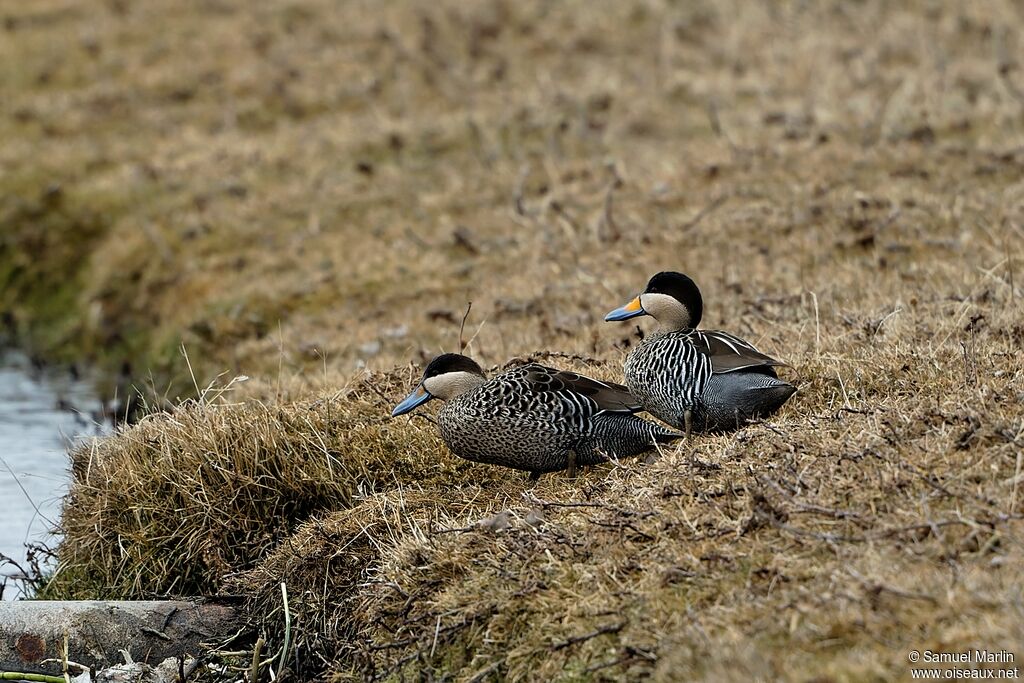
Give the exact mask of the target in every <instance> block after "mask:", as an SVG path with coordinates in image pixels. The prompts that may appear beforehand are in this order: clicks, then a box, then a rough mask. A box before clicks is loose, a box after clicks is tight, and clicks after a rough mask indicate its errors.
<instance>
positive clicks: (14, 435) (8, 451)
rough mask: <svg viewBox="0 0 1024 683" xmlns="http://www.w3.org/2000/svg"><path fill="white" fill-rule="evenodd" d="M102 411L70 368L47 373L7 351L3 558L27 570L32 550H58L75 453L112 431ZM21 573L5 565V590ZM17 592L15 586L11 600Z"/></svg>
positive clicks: (2, 370)
mask: <svg viewBox="0 0 1024 683" xmlns="http://www.w3.org/2000/svg"><path fill="white" fill-rule="evenodd" d="M100 405H101V404H100V400H99V398H98V397H97V396H96V394H95V391H94V389H93V387H92V385H91V384H90V383H89V382H87V381H83V380H81V379H77V378H75V377H73V376H72V373H71V372H70V371H68V370H67V369H64V371H63V372H57V371H52V372H45V371H39V370H37V369H35V368H33V367H32V365H31V363H29V361H28V359H27V358H26V357H25V356H24V355H22V354H18V353H13V352H2V351H0V553H2V554H3V555H6V556H8V557H10V558H12V559H14V560H15V561H17V562H18V563H20V564H21V565H22V566H23V567H24V568H25V569H28V568H29V567H28V565H27V564H25V559H26V547H25V544H26V543H29V542H35V543H39V542H42V543H44V544H45V545H47V546H50V547H53V546H55V545H56V542H57V540H58V539H57V538H56V537H55V536H54V535H53V534H52V533H51V530H52V528H53V523H54V522H55V521H56V520H57V518H58V516H59V514H60V505H61V499H62V498H63V496H64V494H65V493H66V492H67V488H68V483H69V481H70V460H69V459H68V455H67V449H68V446H69V444H71V443H72V442H73V441H74V440H76V439H81V438H84V437H88V436H92V435H96V434H99V433H102V432H104V431H106V430H107V428H106V427H103V426H99V425H98V424H97V422H96V420H98V419H101V418H99V417H97V416H94V413H96V412H98V411H99V409H100ZM16 571H17V570H16V569H15V568H13V567H11V566H10V565H5V566H0V583H2V582H3V576H5V575H6V576H9V575H11V574H14V573H16ZM17 592H18V591H17V589H16V588H15V585H14V584H13V583H12V582H11V581H8V582H7V587H6V589H5V590H4V596H3V597H4V598H5V599H11V598H14V597H17V595H15V594H16V593H17Z"/></svg>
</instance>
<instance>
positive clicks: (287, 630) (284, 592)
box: [277, 581, 292, 678]
mask: <svg viewBox="0 0 1024 683" xmlns="http://www.w3.org/2000/svg"><path fill="white" fill-rule="evenodd" d="M281 602H282V603H283V604H284V646H283V647H282V648H281V661H280V662H279V663H278V665H277V678H281V672H282V671H284V663H285V660H286V659H287V658H288V646H289V645H290V644H291V643H290V641H291V639H292V614H291V612H289V611H288V586H287V585H286V584H285V582H284V581H282V582H281Z"/></svg>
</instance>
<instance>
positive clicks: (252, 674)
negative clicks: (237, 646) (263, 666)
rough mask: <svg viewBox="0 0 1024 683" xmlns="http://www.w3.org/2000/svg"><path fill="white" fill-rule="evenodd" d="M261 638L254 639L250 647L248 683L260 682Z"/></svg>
mask: <svg viewBox="0 0 1024 683" xmlns="http://www.w3.org/2000/svg"><path fill="white" fill-rule="evenodd" d="M264 642H265V641H264V640H263V636H260V637H259V638H257V639H256V644H255V645H253V647H252V665H251V666H250V667H249V683H259V680H260V653H261V652H263V643H264Z"/></svg>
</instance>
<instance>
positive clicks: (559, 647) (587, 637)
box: [551, 621, 627, 652]
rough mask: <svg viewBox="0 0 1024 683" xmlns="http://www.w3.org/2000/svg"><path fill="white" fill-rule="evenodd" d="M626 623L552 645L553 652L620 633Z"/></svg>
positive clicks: (608, 626) (603, 627) (602, 628)
mask: <svg viewBox="0 0 1024 683" xmlns="http://www.w3.org/2000/svg"><path fill="white" fill-rule="evenodd" d="M626 623H627V622H625V621H620V622H619V623H617V624H608V625H607V626H602V627H601V628H599V629H596V630H594V631H591V632H590V633H584V634H583V635H581V636H573V637H571V638H569V639H568V640H565V641H563V642H561V643H555V644H554V645H552V646H551V651H552V652H558V651H559V650H564V649H565V648H567V647H571V646H573V645H576V644H578V643H583V642H586V641H588V640H592V639H594V638H597V637H598V636H603V635H607V634H609V633H618V632H619V631H621V630H622V629H623V628H625V626H626Z"/></svg>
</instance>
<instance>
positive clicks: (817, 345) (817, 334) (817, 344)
mask: <svg viewBox="0 0 1024 683" xmlns="http://www.w3.org/2000/svg"><path fill="white" fill-rule="evenodd" d="M811 298H812V299H813V300H814V355H815V356H816V357H820V356H821V318H820V317H819V316H818V295H817V294H815V293H814V292H811Z"/></svg>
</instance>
